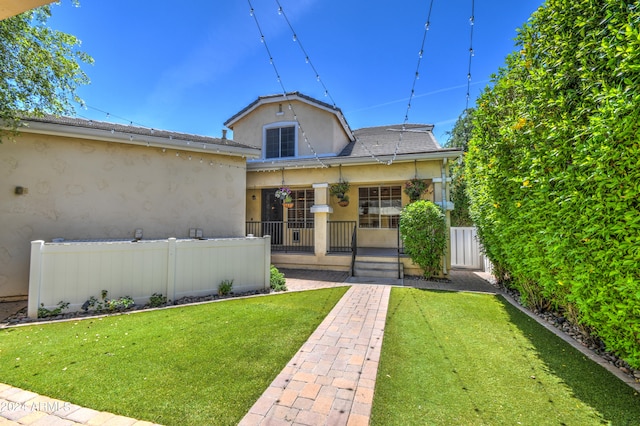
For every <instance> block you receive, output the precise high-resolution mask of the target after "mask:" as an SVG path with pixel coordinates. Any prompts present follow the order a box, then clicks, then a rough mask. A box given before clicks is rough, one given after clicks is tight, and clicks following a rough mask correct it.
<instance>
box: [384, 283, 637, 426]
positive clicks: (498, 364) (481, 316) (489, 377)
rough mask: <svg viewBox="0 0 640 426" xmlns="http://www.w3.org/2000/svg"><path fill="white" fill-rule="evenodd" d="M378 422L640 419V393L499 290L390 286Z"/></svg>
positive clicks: (626, 422) (553, 422)
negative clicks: (484, 292) (455, 290)
mask: <svg viewBox="0 0 640 426" xmlns="http://www.w3.org/2000/svg"><path fill="white" fill-rule="evenodd" d="M371 424H372V425H418V424H420V425H423V424H429V425H450V424H456V425H502V424H504V425H516V424H522V425H600V424H611V425H638V424H640V396H639V395H638V393H637V392H634V390H633V389H631V388H630V387H628V386H627V385H625V384H623V383H622V382H621V381H620V380H619V379H617V378H616V377H614V376H613V375H612V374H611V373H609V372H608V371H606V370H605V369H604V368H602V367H600V366H599V365H597V364H595V363H594V362H592V361H590V360H588V359H587V358H585V357H584V356H583V355H582V354H581V353H580V352H579V351H577V350H575V349H574V348H572V347H571V346H569V345H568V344H566V343H565V342H564V341H562V340H561V339H559V338H558V337H557V336H555V335H554V334H553V333H551V332H549V331H548V330H546V329H544V328H543V327H541V326H540V325H539V324H538V323H537V322H536V321H534V320H533V319H531V318H529V317H528V316H527V315H524V314H523V313H522V312H520V311H519V310H518V309H516V308H515V307H513V306H512V305H510V304H509V303H508V302H506V301H505V300H504V299H502V298H501V297H498V296H491V295H482V294H471V293H444V292H431V291H422V290H417V289H398V288H394V289H393V290H392V292H391V299H390V303H389V311H388V314H387V325H386V329H385V336H384V341H383V347H382V354H381V361H380V366H379V369H378V379H377V383H376V390H375V396H374V401H373V410H372V419H371Z"/></svg>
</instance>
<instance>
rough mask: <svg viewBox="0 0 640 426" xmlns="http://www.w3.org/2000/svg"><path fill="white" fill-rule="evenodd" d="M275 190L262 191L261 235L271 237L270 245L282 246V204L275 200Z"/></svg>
mask: <svg viewBox="0 0 640 426" xmlns="http://www.w3.org/2000/svg"><path fill="white" fill-rule="evenodd" d="M276 191H277V189H263V190H262V235H271V244H272V245H280V244H282V228H283V226H284V223H283V213H282V203H281V202H280V200H278V199H277V198H276Z"/></svg>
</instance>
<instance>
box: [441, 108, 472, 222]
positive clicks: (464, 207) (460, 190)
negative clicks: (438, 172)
mask: <svg viewBox="0 0 640 426" xmlns="http://www.w3.org/2000/svg"><path fill="white" fill-rule="evenodd" d="M473 112H474V109H473V108H469V109H467V110H465V111H464V112H463V113H462V114H461V115H460V117H458V120H457V121H456V124H455V125H454V126H453V129H452V130H451V132H449V140H448V141H447V144H446V146H447V147H450V148H460V149H462V151H463V152H464V153H465V154H466V152H467V151H468V146H469V140H471V135H472V131H473ZM450 173H451V176H452V181H451V201H453V205H454V209H453V211H452V212H451V226H473V220H471V216H470V215H469V197H468V196H467V180H466V178H465V163H464V157H463V158H462V159H461V160H460V161H458V162H452V163H451V166H450Z"/></svg>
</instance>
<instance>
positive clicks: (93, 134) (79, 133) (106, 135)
mask: <svg viewBox="0 0 640 426" xmlns="http://www.w3.org/2000/svg"><path fill="white" fill-rule="evenodd" d="M23 123H24V124H25V126H23V127H20V129H19V131H20V132H21V133H35V134H46V135H52V136H62V137H70V138H77V139H91V140H98V141H103V142H115V143H122V144H127V145H139V146H148V147H156V148H165V149H180V150H182V151H188V152H200V153H202V152H207V153H212V154H223V155H231V156H238V157H240V156H241V157H246V158H259V157H260V155H261V151H260V149H258V148H248V147H241V146H232V145H223V144H216V143H204V142H193V141H189V140H186V139H182V138H166V137H159V136H151V135H141V134H134V133H132V134H126V133H123V132H113V133H112V132H111V131H110V130H103V129H92V128H87V127H79V126H71V125H66V124H60V123H47V122H41V121H29V120H28V119H27V120H23Z"/></svg>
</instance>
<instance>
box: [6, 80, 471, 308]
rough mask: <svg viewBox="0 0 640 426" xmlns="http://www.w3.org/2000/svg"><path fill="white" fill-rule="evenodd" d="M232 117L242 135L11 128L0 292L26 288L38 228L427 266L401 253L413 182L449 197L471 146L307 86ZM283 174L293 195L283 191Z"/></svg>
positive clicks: (53, 237) (29, 123) (88, 124)
mask: <svg viewBox="0 0 640 426" xmlns="http://www.w3.org/2000/svg"><path fill="white" fill-rule="evenodd" d="M225 125H226V126H228V127H229V128H230V129H232V130H233V135H234V137H233V139H234V140H230V139H227V138H226V133H224V132H223V135H222V137H221V138H213V137H205V136H198V135H190V134H184V133H176V132H169V131H163V130H156V129H150V128H144V127H137V126H131V125H118V124H113V123H107V122H99V121H93V120H84V119H78V118H66V117H63V118H56V117H44V118H29V119H27V120H25V127H23V128H21V129H20V134H19V136H17V137H16V140H15V141H11V140H4V142H3V143H2V144H0V176H2V180H0V194H1V195H0V223H2V227H1V228H0V301H2V300H14V299H15V300H18V299H25V298H26V297H27V293H28V291H29V286H30V259H31V257H32V255H33V253H32V252H31V251H30V250H31V249H32V242H34V241H38V240H40V241H44V242H63V243H65V242H69V241H72V242H73V241H76V242H77V241H100V240H105V241H116V240H122V241H128V242H131V241H146V240H154V239H167V238H170V237H173V238H178V239H187V240H188V239H198V238H200V237H204V238H226V237H233V238H240V237H244V236H245V235H247V234H249V235H252V236H255V237H262V236H265V235H269V236H270V242H271V258H270V260H271V262H272V263H274V264H275V265H276V266H278V267H289V268H324V269H332V270H343V271H354V272H355V274H356V275H366V274H367V273H373V274H374V275H375V274H391V275H392V276H400V277H401V276H402V275H403V274H404V273H407V274H415V275H418V274H420V272H421V271H420V269H419V268H418V267H417V266H415V265H414V264H413V263H412V262H411V260H410V259H408V258H406V257H405V256H403V255H401V249H402V247H401V246H402V244H401V242H400V238H399V232H398V223H399V214H400V211H401V209H402V207H403V206H405V205H406V204H407V203H409V197H408V196H407V194H405V192H404V190H403V188H404V185H405V183H406V182H407V181H408V180H409V179H412V178H419V179H421V180H424V181H425V183H426V184H427V186H428V190H427V191H426V192H425V193H424V194H423V195H422V198H424V199H429V200H432V201H434V202H436V203H439V204H441V205H443V206H444V207H445V208H446V209H451V208H452V206H451V205H450V203H448V202H447V200H448V199H449V195H448V185H447V182H448V177H447V170H448V167H447V162H448V161H451V160H454V159H456V158H457V157H458V156H459V155H461V152H460V151H458V150H456V149H443V148H442V147H440V145H438V143H437V141H436V140H435V138H434V136H433V133H432V129H433V126H431V125H418V124H406V125H390V126H379V127H372V128H366V129H360V130H356V131H353V130H351V128H350V127H349V124H348V123H347V121H346V119H345V117H344V115H343V114H342V112H341V111H340V109H338V108H335V107H333V106H332V105H329V104H326V103H324V102H321V101H319V100H317V99H314V98H311V97H308V96H305V95H303V94H301V93H297V92H295V93H289V94H286V95H273V96H262V97H259V98H258V99H257V100H256V101H254V102H252V103H251V104H250V105H248V106H247V107H246V108H244V109H242V110H241V111H240V112H238V113H237V114H235V115H234V116H233V117H231V118H230V119H229V120H228V121H227V122H226V123H225ZM338 182H349V184H350V188H349V191H348V192H347V194H346V195H348V197H349V202H348V205H346V206H342V204H346V203H344V202H340V200H339V199H338V198H337V197H335V196H332V195H331V194H330V186H331V185H332V184H335V183H338ZM282 187H287V188H289V189H290V190H291V195H292V203H291V205H287V206H284V205H283V203H282V202H281V201H280V200H278V199H277V198H276V193H277V191H278V189H280V188H282ZM447 221H448V213H447ZM354 260H355V262H354ZM32 266H33V265H32ZM244 267H245V268H246V265H245V266H244ZM367 268H368V269H370V270H369V271H367ZM386 268H387V269H389V268H390V271H383V270H384V269H386ZM449 268H450V259H449V258H448V256H447V257H446V258H445V262H444V263H443V273H444V274H446V273H447V271H448V269H449ZM134 270H135V268H134ZM371 270H373V271H371ZM167 282H168V281H167ZM187 291H188V290H185V292H187ZM194 291H195V290H194ZM92 294H93V293H92ZM51 297H52V298H53V297H54V296H51ZM140 297H142V296H140ZM63 299H64V300H69V298H68V297H66V298H63ZM57 300H59V299H55V300H54V299H51V300H50V301H49V302H50V303H55V301H57Z"/></svg>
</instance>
